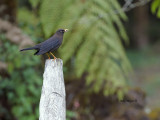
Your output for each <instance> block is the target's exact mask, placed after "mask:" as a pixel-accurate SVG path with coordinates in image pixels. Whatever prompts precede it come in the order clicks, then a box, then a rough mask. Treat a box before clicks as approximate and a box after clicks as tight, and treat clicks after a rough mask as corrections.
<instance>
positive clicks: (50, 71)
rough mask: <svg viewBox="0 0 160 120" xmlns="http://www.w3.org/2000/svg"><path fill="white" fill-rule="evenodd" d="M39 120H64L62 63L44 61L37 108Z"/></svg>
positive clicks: (57, 60) (58, 61)
mask: <svg viewBox="0 0 160 120" xmlns="http://www.w3.org/2000/svg"><path fill="white" fill-rule="evenodd" d="M39 113H40V117H39V120H66V105H65V86H64V78H63V61H62V60H61V59H56V60H52V59H49V60H46V63H45V70H44V74H43V86H42V92H41V98H40V106H39Z"/></svg>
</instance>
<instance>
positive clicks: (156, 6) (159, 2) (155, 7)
mask: <svg viewBox="0 0 160 120" xmlns="http://www.w3.org/2000/svg"><path fill="white" fill-rule="evenodd" d="M151 11H152V13H153V14H156V15H157V17H159V18H160V0H154V1H153V2H152V5H151Z"/></svg>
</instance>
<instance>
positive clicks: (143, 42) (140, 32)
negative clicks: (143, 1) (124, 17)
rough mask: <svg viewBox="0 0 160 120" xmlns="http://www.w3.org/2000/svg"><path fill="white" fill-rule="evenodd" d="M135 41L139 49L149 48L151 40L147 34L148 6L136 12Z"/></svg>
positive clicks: (141, 7) (139, 8)
mask: <svg viewBox="0 0 160 120" xmlns="http://www.w3.org/2000/svg"><path fill="white" fill-rule="evenodd" d="M134 18H135V23H134V39H135V41H136V45H137V47H138V48H139V49H144V48H146V47H147V46H148V43H149V38H148V34H147V28H148V6H147V5H144V6H140V7H138V8H136V9H135V10H134Z"/></svg>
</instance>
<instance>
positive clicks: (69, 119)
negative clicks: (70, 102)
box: [66, 110, 76, 120]
mask: <svg viewBox="0 0 160 120" xmlns="http://www.w3.org/2000/svg"><path fill="white" fill-rule="evenodd" d="M66 117H67V118H66V120H72V118H74V117H76V113H75V112H73V111H70V110H67V112H66Z"/></svg>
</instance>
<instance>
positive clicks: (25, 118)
mask: <svg viewBox="0 0 160 120" xmlns="http://www.w3.org/2000/svg"><path fill="white" fill-rule="evenodd" d="M0 39H1V40H2V41H1V42H2V43H3V45H1V46H0V55H1V57H0V61H2V62H5V63H6V64H7V65H8V67H7V70H6V71H7V72H8V73H7V74H8V75H7V76H5V75H4V76H1V77H0V89H1V94H0V96H1V95H2V96H3V95H5V93H7V94H6V97H7V100H8V102H9V105H10V106H12V107H11V108H12V109H11V111H12V114H14V116H15V117H16V118H17V119H19V120H36V119H38V107H35V106H38V104H39V97H40V90H41V87H40V86H41V84H42V78H41V77H40V73H39V70H38V68H37V67H36V66H37V65H39V64H40V59H39V57H35V56H33V55H31V54H33V53H29V54H27V53H26V54H25V53H23V54H21V53H20V52H19V48H18V46H17V45H14V44H12V43H11V42H10V41H9V40H7V39H6V38H5V36H4V34H0ZM24 54H25V55H24Z"/></svg>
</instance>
